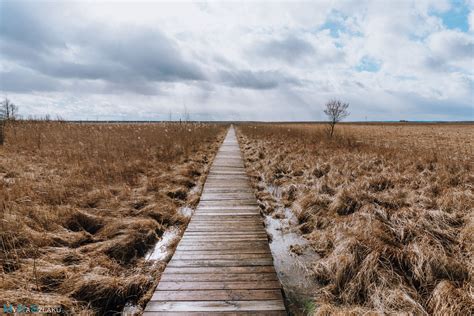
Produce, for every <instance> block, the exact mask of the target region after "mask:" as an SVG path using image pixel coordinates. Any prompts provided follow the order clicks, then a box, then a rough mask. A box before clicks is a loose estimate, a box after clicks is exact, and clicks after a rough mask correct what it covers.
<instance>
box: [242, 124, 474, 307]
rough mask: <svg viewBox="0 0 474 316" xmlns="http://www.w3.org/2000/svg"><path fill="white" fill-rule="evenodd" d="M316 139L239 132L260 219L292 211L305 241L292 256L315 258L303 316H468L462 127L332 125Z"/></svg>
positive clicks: (302, 129)
mask: <svg viewBox="0 0 474 316" xmlns="http://www.w3.org/2000/svg"><path fill="white" fill-rule="evenodd" d="M325 128H326V127H325V126H324V125H320V124H244V125H240V126H239V128H238V132H239V137H240V142H241V148H242V150H243V152H244V156H245V159H246V167H247V169H248V172H249V174H250V176H251V178H252V181H253V184H254V188H255V192H256V195H257V198H258V199H259V203H260V207H261V208H262V212H263V213H265V214H269V215H271V216H274V217H276V218H282V217H283V218H284V217H285V213H284V212H282V209H285V208H289V209H291V211H292V212H293V214H294V216H296V218H297V221H295V222H294V224H293V225H292V228H293V231H297V232H298V233H299V234H300V235H302V236H303V237H304V238H305V239H307V240H308V244H307V245H306V246H305V247H304V248H303V249H298V251H297V252H295V255H298V254H300V255H304V254H305V253H307V252H316V253H317V254H318V255H319V258H317V259H312V260H310V262H305V266H306V267H308V269H307V277H308V278H310V279H311V280H312V282H314V284H315V285H317V288H316V289H315V290H314V293H313V299H312V303H311V304H309V306H310V308H309V309H311V310H313V312H314V313H315V314H318V315H328V314H331V315H332V314H341V315H343V314H344V315H345V314H364V313H380V314H385V313H389V314H390V313H408V314H418V315H420V314H433V315H469V314H472V313H473V312H474V310H473V306H474V305H473V297H472V293H473V290H474V289H473V285H472V284H473V283H472V281H473V280H472V277H473V273H474V264H473V262H474V260H473V250H474V249H473V244H474V240H473V238H474V217H473V212H472V211H473V209H474V192H473V184H474V176H473V172H472V168H473V165H472V163H473V161H472V157H473V156H474V155H473V151H474V143H473V141H472V140H473V139H474V128H473V126H472V124H464V125H463V124H367V125H363V124H340V125H338V128H337V129H336V132H335V134H334V136H333V137H332V138H330V137H328V136H327V133H326V130H325ZM268 188H273V189H272V190H268ZM274 188H278V192H279V193H278V196H276V195H275V193H274V192H275V190H274ZM290 223H291V222H290ZM289 251H290V250H289ZM303 258H304V257H303ZM283 285H284V286H285V284H283ZM304 308H305V306H301V310H303V309H304ZM309 309H308V308H306V312H307V311H308V310H309ZM301 310H300V312H301ZM294 312H295V313H298V311H297V310H296V309H295V311H294Z"/></svg>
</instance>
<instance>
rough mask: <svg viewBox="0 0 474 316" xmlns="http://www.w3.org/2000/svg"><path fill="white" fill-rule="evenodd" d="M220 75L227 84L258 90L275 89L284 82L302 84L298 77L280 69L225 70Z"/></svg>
mask: <svg viewBox="0 0 474 316" xmlns="http://www.w3.org/2000/svg"><path fill="white" fill-rule="evenodd" d="M219 77H220V80H221V81H222V82H223V83H224V84H225V85H228V86H231V87H239V88H247V89H256V90H267V89H274V88H276V87H278V86H279V85H282V84H289V85H300V84H301V83H300V81H299V80H298V79H296V78H292V77H289V76H287V75H284V74H282V73H280V72H278V71H250V70H236V71H228V70H225V71H221V72H220V75H219Z"/></svg>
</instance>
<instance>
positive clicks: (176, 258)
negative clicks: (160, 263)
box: [145, 127, 286, 315]
mask: <svg viewBox="0 0 474 316" xmlns="http://www.w3.org/2000/svg"><path fill="white" fill-rule="evenodd" d="M152 314H158V315H209V314H219V315H221V314H226V315H227V314H239V315H242V314H246V315H286V311H285V306H284V303H283V297H282V291H281V286H280V282H279V281H278V278H277V275H276V273H275V268H274V266H273V258H272V254H271V252H270V248H269V245H268V239H267V234H266V232H265V228H264V226H263V220H262V217H261V215H260V212H259V209H258V207H257V201H256V199H255V196H254V194H253V192H252V190H251V188H250V186H249V183H248V178H247V175H246V174H245V169H244V165H243V160H242V157H241V153H240V149H239V145H238V143H237V139H236V137H235V132H234V129H233V128H232V127H231V128H230V130H229V132H228V133H227V136H226V138H225V140H224V142H223V144H222V146H221V148H220V149H219V151H218V153H217V156H216V158H215V160H214V163H213V164H212V167H211V170H210V172H209V175H208V177H207V181H206V183H205V185H204V189H203V193H202V196H201V200H200V203H199V205H198V207H197V209H196V212H195V213H194V215H193V217H192V218H191V221H190V222H189V225H188V228H187V229H186V231H185V233H184V235H183V238H182V239H181V241H180V243H179V244H178V247H177V249H176V252H175V253H174V255H173V258H172V259H171V261H170V262H169V263H168V265H167V267H166V269H165V271H164V272H163V274H162V276H161V280H160V283H159V284H158V287H157V288H156V290H155V293H154V295H153V297H152V299H151V301H150V302H149V303H148V305H147V306H146V308H145V315H152Z"/></svg>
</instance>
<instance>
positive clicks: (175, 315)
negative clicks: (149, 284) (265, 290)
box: [143, 311, 286, 316]
mask: <svg viewBox="0 0 474 316" xmlns="http://www.w3.org/2000/svg"><path fill="white" fill-rule="evenodd" d="M143 315H146V316H151V315H160V316H208V315H225V316H284V315H286V311H245V312H243V311H240V312H223V311H218V312H212V311H206V312H189V311H187V312H163V311H161V312H144V313H143Z"/></svg>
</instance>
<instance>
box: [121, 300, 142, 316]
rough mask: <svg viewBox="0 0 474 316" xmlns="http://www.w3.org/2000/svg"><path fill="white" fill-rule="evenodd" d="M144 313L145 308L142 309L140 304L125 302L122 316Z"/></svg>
mask: <svg viewBox="0 0 474 316" xmlns="http://www.w3.org/2000/svg"><path fill="white" fill-rule="evenodd" d="M141 313H143V310H142V309H141V307H140V306H137V305H134V304H131V303H127V304H125V306H124V308H123V311H122V316H132V315H139V314H141Z"/></svg>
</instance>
